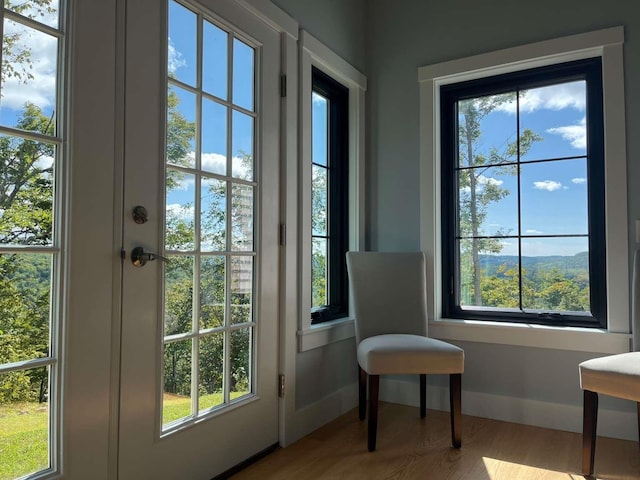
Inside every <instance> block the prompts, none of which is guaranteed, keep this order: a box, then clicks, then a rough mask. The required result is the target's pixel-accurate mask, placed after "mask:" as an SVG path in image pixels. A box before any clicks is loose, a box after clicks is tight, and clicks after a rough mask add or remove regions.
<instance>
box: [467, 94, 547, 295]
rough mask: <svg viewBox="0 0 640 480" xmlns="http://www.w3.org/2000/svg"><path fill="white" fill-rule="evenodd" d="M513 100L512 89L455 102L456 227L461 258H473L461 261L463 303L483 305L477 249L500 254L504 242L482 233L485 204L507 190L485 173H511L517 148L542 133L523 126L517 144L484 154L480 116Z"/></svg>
mask: <svg viewBox="0 0 640 480" xmlns="http://www.w3.org/2000/svg"><path fill="white" fill-rule="evenodd" d="M513 101H515V93H505V94H500V95H492V96H486V97H478V98H472V99H468V100H461V101H459V102H458V117H459V122H458V152H459V162H460V164H459V166H460V168H463V169H464V170H461V171H460V177H459V191H460V204H459V221H460V226H459V228H460V234H461V236H462V237H463V240H462V242H461V257H462V258H465V257H468V256H470V257H471V262H463V261H461V266H460V268H461V276H462V278H461V284H462V285H463V288H464V286H466V285H470V287H468V291H469V293H470V294H468V295H466V297H467V298H466V302H465V303H468V302H471V303H472V304H473V305H483V303H482V300H483V298H482V287H481V267H480V254H481V253H499V252H500V251H501V250H502V245H501V243H500V242H499V241H498V240H497V239H496V238H480V237H481V234H482V228H483V224H484V221H485V218H486V216H487V212H488V207H489V205H490V204H491V203H494V202H498V201H500V200H502V199H503V198H505V197H506V196H507V195H509V193H510V192H509V191H508V190H507V189H505V188H503V187H501V186H500V183H498V182H495V181H492V180H491V178H488V177H486V176H485V175H486V174H487V173H489V172H490V173H491V175H501V174H502V175H503V174H511V175H512V174H514V173H515V167H514V166H513V165H508V163H511V162H513V161H514V160H515V159H516V158H517V154H518V152H519V153H520V155H524V154H525V153H526V152H527V151H528V150H529V148H531V145H532V144H533V142H536V141H539V140H542V137H540V136H539V135H537V134H535V133H534V132H533V131H531V130H529V129H526V130H524V131H523V132H522V133H521V135H520V141H519V144H518V140H517V139H516V140H513V141H509V142H507V143H506V145H503V146H492V147H491V148H490V149H489V151H488V152H487V153H482V151H481V149H480V143H481V141H482V139H483V132H482V120H483V119H484V118H486V117H487V116H488V115H489V114H490V113H492V112H493V111H495V110H496V109H497V108H498V107H500V106H501V105H504V104H506V103H510V102H513ZM506 233H507V232H505V231H502V230H500V231H498V232H496V234H497V235H503V234H506ZM463 293H464V292H463ZM463 297H465V295H463Z"/></svg>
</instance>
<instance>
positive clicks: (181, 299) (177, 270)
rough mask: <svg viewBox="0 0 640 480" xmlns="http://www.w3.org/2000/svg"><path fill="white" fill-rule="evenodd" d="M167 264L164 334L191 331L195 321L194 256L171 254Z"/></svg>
mask: <svg viewBox="0 0 640 480" xmlns="http://www.w3.org/2000/svg"><path fill="white" fill-rule="evenodd" d="M168 258H169V262H167V264H166V266H165V280H164V282H165V283H164V291H165V295H164V334H165V335H175V334H179V333H188V332H190V331H191V327H192V322H193V304H192V302H191V294H190V293H191V290H192V289H193V257H192V256H177V255H171V256H169V257H168Z"/></svg>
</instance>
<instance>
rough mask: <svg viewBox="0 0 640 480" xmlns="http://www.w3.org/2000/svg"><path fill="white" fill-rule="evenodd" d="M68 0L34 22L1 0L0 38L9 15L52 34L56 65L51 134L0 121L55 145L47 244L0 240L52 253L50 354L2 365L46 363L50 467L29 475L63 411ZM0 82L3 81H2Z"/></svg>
mask: <svg viewBox="0 0 640 480" xmlns="http://www.w3.org/2000/svg"><path fill="white" fill-rule="evenodd" d="M67 14H68V11H67V2H66V1H65V0H59V2H58V11H57V17H58V21H57V23H58V27H57V28H55V27H52V26H49V25H46V24H44V23H41V22H38V21H37V20H33V19H31V18H28V17H26V16H23V15H20V14H18V13H15V12H13V11H11V10H9V9H8V8H6V7H5V5H4V2H3V3H2V4H1V5H0V38H2V41H4V21H5V19H9V20H11V21H14V22H16V23H18V24H22V25H23V26H26V27H28V28H32V29H34V30H36V31H38V32H41V33H44V34H47V35H50V36H52V37H54V38H55V39H56V42H57V50H56V71H55V82H56V86H55V92H54V95H55V97H54V99H53V118H54V121H55V130H54V135H45V134H41V133H38V132H35V131H28V130H23V129H19V128H15V127H13V126H8V125H2V124H0V135H9V136H13V137H16V138H20V139H22V140H33V141H36V142H43V143H49V144H52V145H53V146H54V150H55V152H54V155H53V175H52V211H51V214H52V225H51V244H50V245H0V255H4V254H25V253H26V254H29V253H46V254H50V255H51V263H50V280H49V306H48V313H49V339H48V347H49V355H48V356H46V357H41V358H35V359H32V360H27V361H22V362H14V363H7V364H1V365H0V375H1V374H5V373H9V372H16V371H26V370H31V369H35V368H46V369H47V371H48V374H47V375H48V380H47V407H48V409H47V416H48V420H47V430H48V434H47V452H48V463H49V466H48V468H45V469H43V470H39V471H37V472H30V473H31V475H46V474H47V473H49V472H55V471H58V469H59V462H60V442H61V440H60V437H61V433H60V428H61V424H60V412H61V385H60V379H61V369H62V365H61V362H60V356H61V344H60V343H61V335H62V329H63V326H62V295H63V294H62V290H63V278H64V273H63V271H62V270H63V265H64V256H65V255H64V252H63V246H64V245H65V235H64V233H65V230H64V226H63V224H62V222H63V211H64V205H65V203H66V195H65V191H66V189H65V185H66V182H65V178H66V173H65V172H66V168H65V167H66V165H65V162H64V159H65V156H66V138H65V135H66V131H65V129H64V125H65V123H64V121H65V116H66V115H65V114H66V108H67V107H66V106H65V103H64V102H65V100H66V94H65V89H66V82H65V81H66V75H65V74H66V71H67V65H66V63H67V61H66V58H67V56H66V51H67V48H68V45H67V35H66V25H67ZM2 55H3V52H2V51H1V49H0V64H2V62H3V58H2ZM0 87H1V86H0Z"/></svg>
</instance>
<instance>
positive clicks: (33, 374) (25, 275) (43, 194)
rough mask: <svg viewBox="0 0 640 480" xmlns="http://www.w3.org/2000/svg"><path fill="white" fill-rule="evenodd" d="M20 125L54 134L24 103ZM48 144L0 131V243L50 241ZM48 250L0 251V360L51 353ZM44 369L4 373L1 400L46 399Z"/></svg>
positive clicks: (50, 162)
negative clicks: (10, 252) (2, 253)
mask: <svg viewBox="0 0 640 480" xmlns="http://www.w3.org/2000/svg"><path fill="white" fill-rule="evenodd" d="M16 126H17V127H18V128H20V129H23V130H28V131H34V132H38V133H42V134H45V135H53V134H54V130H55V126H54V122H53V117H46V116H45V115H43V114H42V111H41V110H40V109H39V108H38V107H37V106H35V105H33V104H31V103H27V104H25V106H24V109H23V111H22V114H21V116H20V118H19V119H18V122H17V125H16ZM54 155H55V151H54V147H53V145H52V144H47V143H44V142H36V141H33V140H27V139H22V138H17V137H10V136H7V135H5V136H0V243H2V244H19V245H50V244H51V242H52V236H51V235H52V223H53V167H52V165H53V157H54ZM50 276H51V256H50V255H46V254H4V255H2V256H0V363H12V362H17V361H22V360H28V359H33V358H39V357H44V356H47V355H48V354H49V300H50V286H51V281H50ZM47 388H48V380H47V376H46V370H45V369H35V370H27V371H16V372H11V373H9V374H6V375H3V376H2V380H1V381H0V402H16V401H19V402H22V401H30V400H34V399H35V400H38V401H40V402H43V401H45V400H46V396H47Z"/></svg>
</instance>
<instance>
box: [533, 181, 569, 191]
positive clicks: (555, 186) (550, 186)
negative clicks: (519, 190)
mask: <svg viewBox="0 0 640 480" xmlns="http://www.w3.org/2000/svg"><path fill="white" fill-rule="evenodd" d="M533 186H534V188H535V189H536V190H547V191H548V192H553V191H555V190H560V189H561V188H563V187H562V184H561V183H560V182H556V181H555V180H543V181H541V182H533Z"/></svg>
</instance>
